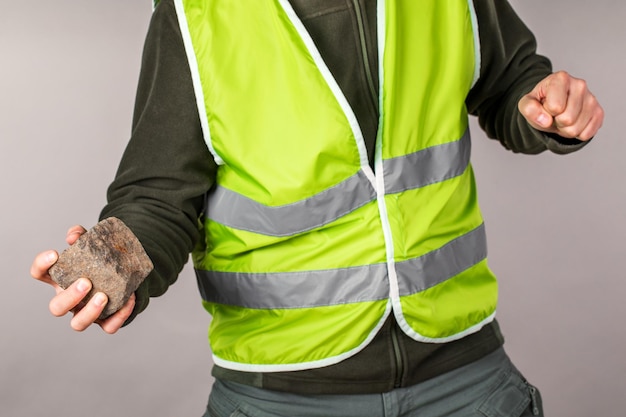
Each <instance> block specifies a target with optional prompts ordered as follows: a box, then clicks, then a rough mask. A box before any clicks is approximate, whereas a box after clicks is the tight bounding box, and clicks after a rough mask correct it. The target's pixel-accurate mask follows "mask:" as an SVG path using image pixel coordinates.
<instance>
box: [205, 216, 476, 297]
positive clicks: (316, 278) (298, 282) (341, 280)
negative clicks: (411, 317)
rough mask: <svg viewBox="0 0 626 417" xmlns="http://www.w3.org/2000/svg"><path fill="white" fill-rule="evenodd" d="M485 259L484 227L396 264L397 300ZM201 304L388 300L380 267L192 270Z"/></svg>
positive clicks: (384, 269)
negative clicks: (290, 270)
mask: <svg viewBox="0 0 626 417" xmlns="http://www.w3.org/2000/svg"><path fill="white" fill-rule="evenodd" d="M486 257H487V241H486V237H485V227H484V225H480V226H479V227H477V228H476V229H474V230H472V231H470V232H468V233H466V234H464V235H463V236H461V237H459V238H457V239H454V240H453V241H451V242H449V243H448V244H446V245H444V246H442V247H441V248H439V249H436V250H434V251H432V252H429V253H427V254H425V255H424V256H421V257H419V258H415V259H411V260H408V261H405V262H398V263H396V270H397V273H398V281H399V282H398V285H399V290H400V296H403V295H411V294H415V293H417V292H420V291H423V290H425V289H427V288H430V287H432V286H434V285H437V284H439V283H441V282H444V281H445V280H447V279H449V278H451V277H453V276H455V275H457V274H459V273H461V272H463V271H465V270H466V269H468V268H470V267H472V266H473V265H476V264H477V263H478V262H480V261H482V260H483V259H485V258H486ZM196 275H197V277H198V287H199V288H200V293H201V294H202V298H203V299H204V300H205V301H209V302H214V303H219V304H226V305H235V306H241V307H246V308H255V309H284V308H309V307H320V306H331V305H338V304H348V303H357V302H367V301H377V300H384V299H387V298H388V297H389V282H388V275H387V265H386V264H375V265H367V266H360V267H353V268H341V269H333V270H323V271H304V272H276V273H252V274H248V273H241V272H216V271H202V270H196Z"/></svg>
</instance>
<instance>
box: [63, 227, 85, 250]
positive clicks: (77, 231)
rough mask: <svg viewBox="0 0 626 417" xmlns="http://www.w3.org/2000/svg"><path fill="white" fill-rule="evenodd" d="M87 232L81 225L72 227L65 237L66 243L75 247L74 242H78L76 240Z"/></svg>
mask: <svg viewBox="0 0 626 417" xmlns="http://www.w3.org/2000/svg"><path fill="white" fill-rule="evenodd" d="M86 231H87V230H86V229H85V228H84V227H83V226H81V225H76V226H72V227H70V228H69V230H68V231H67V234H66V235H65V241H66V242H67V243H68V245H73V244H74V242H76V240H77V239H78V238H79V237H80V236H81V235H82V234H84V233H85V232H86Z"/></svg>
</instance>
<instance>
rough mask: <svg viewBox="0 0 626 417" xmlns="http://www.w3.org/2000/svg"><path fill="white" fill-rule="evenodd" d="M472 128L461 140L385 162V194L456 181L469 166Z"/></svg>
mask: <svg viewBox="0 0 626 417" xmlns="http://www.w3.org/2000/svg"><path fill="white" fill-rule="evenodd" d="M470 153H471V140H470V131H469V128H468V129H467V130H466V131H465V133H464V134H463V136H462V137H461V139H459V140H457V141H455V142H450V143H445V144H443V145H437V146H433V147H430V148H426V149H423V150H421V151H419V152H415V153H412V154H409V155H405V156H401V157H397V158H392V159H388V160H385V162H384V172H385V193H386V194H395V193H400V192H402V191H405V190H412V189H415V188H420V187H424V186H426V185H429V184H434V183H437V182H442V181H445V180H447V179H450V178H454V177H457V176H459V175H461V174H463V172H465V170H466V169H467V166H468V164H469V162H470Z"/></svg>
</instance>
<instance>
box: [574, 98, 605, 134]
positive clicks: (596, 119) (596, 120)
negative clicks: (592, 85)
mask: <svg viewBox="0 0 626 417" xmlns="http://www.w3.org/2000/svg"><path fill="white" fill-rule="evenodd" d="M594 100H595V98H594ZM596 103H597V101H596ZM603 122H604V109H602V107H601V106H600V105H599V104H598V105H597V106H596V107H595V108H594V109H593V116H592V117H591V120H590V121H589V123H588V124H587V126H585V128H584V129H583V131H582V132H581V133H580V134H579V135H578V139H580V140H583V141H587V140H589V139H591V138H593V137H594V136H595V135H596V133H598V130H600V128H601V127H602V123H603Z"/></svg>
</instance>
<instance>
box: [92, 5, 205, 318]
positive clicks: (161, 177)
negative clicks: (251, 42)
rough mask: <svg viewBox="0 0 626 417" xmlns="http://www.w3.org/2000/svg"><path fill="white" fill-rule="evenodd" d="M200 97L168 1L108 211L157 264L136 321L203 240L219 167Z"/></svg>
mask: <svg viewBox="0 0 626 417" xmlns="http://www.w3.org/2000/svg"><path fill="white" fill-rule="evenodd" d="M193 97H194V93H193V87H192V82H191V77H190V72H189V67H188V64H187V59H186V56H185V51H184V48H183V45H182V39H181V37H180V30H179V28H178V24H177V21H176V15H175V13H174V10H173V6H172V3H171V2H167V1H165V2H162V4H160V5H159V7H158V8H157V10H156V11H155V14H154V16H153V20H152V22H151V25H150V29H149V32H148V35H147V39H146V44H145V47H144V55H143V61H142V69H141V74H140V79H139V85H138V91H137V98H136V103H135V114H134V119H133V130H132V136H131V139H130V141H129V143H128V145H127V148H126V150H125V152H124V155H123V157H122V160H121V162H120V165H119V168H118V171H117V175H116V178H115V180H114V181H113V183H112V184H111V185H110V187H109V190H108V194H107V198H108V204H107V205H106V206H105V207H104V209H103V210H102V213H101V218H105V217H110V216H115V217H118V218H119V219H121V220H122V221H123V222H124V223H125V224H126V225H127V226H128V227H129V228H130V229H131V230H132V231H133V233H135V235H136V236H137V237H138V239H139V241H140V242H141V243H142V245H143V246H144V248H145V250H146V252H147V253H148V255H149V256H150V258H151V259H152V261H153V263H154V265H155V268H154V271H153V272H152V273H151V274H150V275H149V276H148V278H147V279H146V280H145V281H144V283H143V284H142V285H141V286H140V287H139V289H138V290H137V292H136V296H137V300H136V306H135V309H134V312H133V316H132V317H131V319H132V318H134V316H135V315H136V314H138V313H139V312H141V311H142V310H143V309H145V307H146V306H147V304H148V301H149V297H154V296H159V295H161V294H163V293H164V292H165V291H166V289H167V288H168V286H169V285H171V284H172V283H173V282H174V281H175V280H176V278H177V276H178V274H179V273H180V271H181V269H182V268H183V266H184V264H185V263H186V262H187V260H188V258H189V252H190V251H191V250H192V248H193V246H194V245H195V243H196V242H197V240H198V239H199V238H200V236H199V231H198V222H197V219H198V216H199V214H200V212H201V210H202V207H203V203H204V201H203V197H204V195H205V194H206V192H207V191H208V189H209V188H210V186H211V184H212V183H213V179H214V175H215V164H214V163H213V159H212V157H211V155H210V153H209V151H208V149H207V146H206V144H205V142H204V140H203V136H202V131H201V128H200V122H199V118H198V110H197V107H196V104H195V101H194V99H193Z"/></svg>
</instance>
